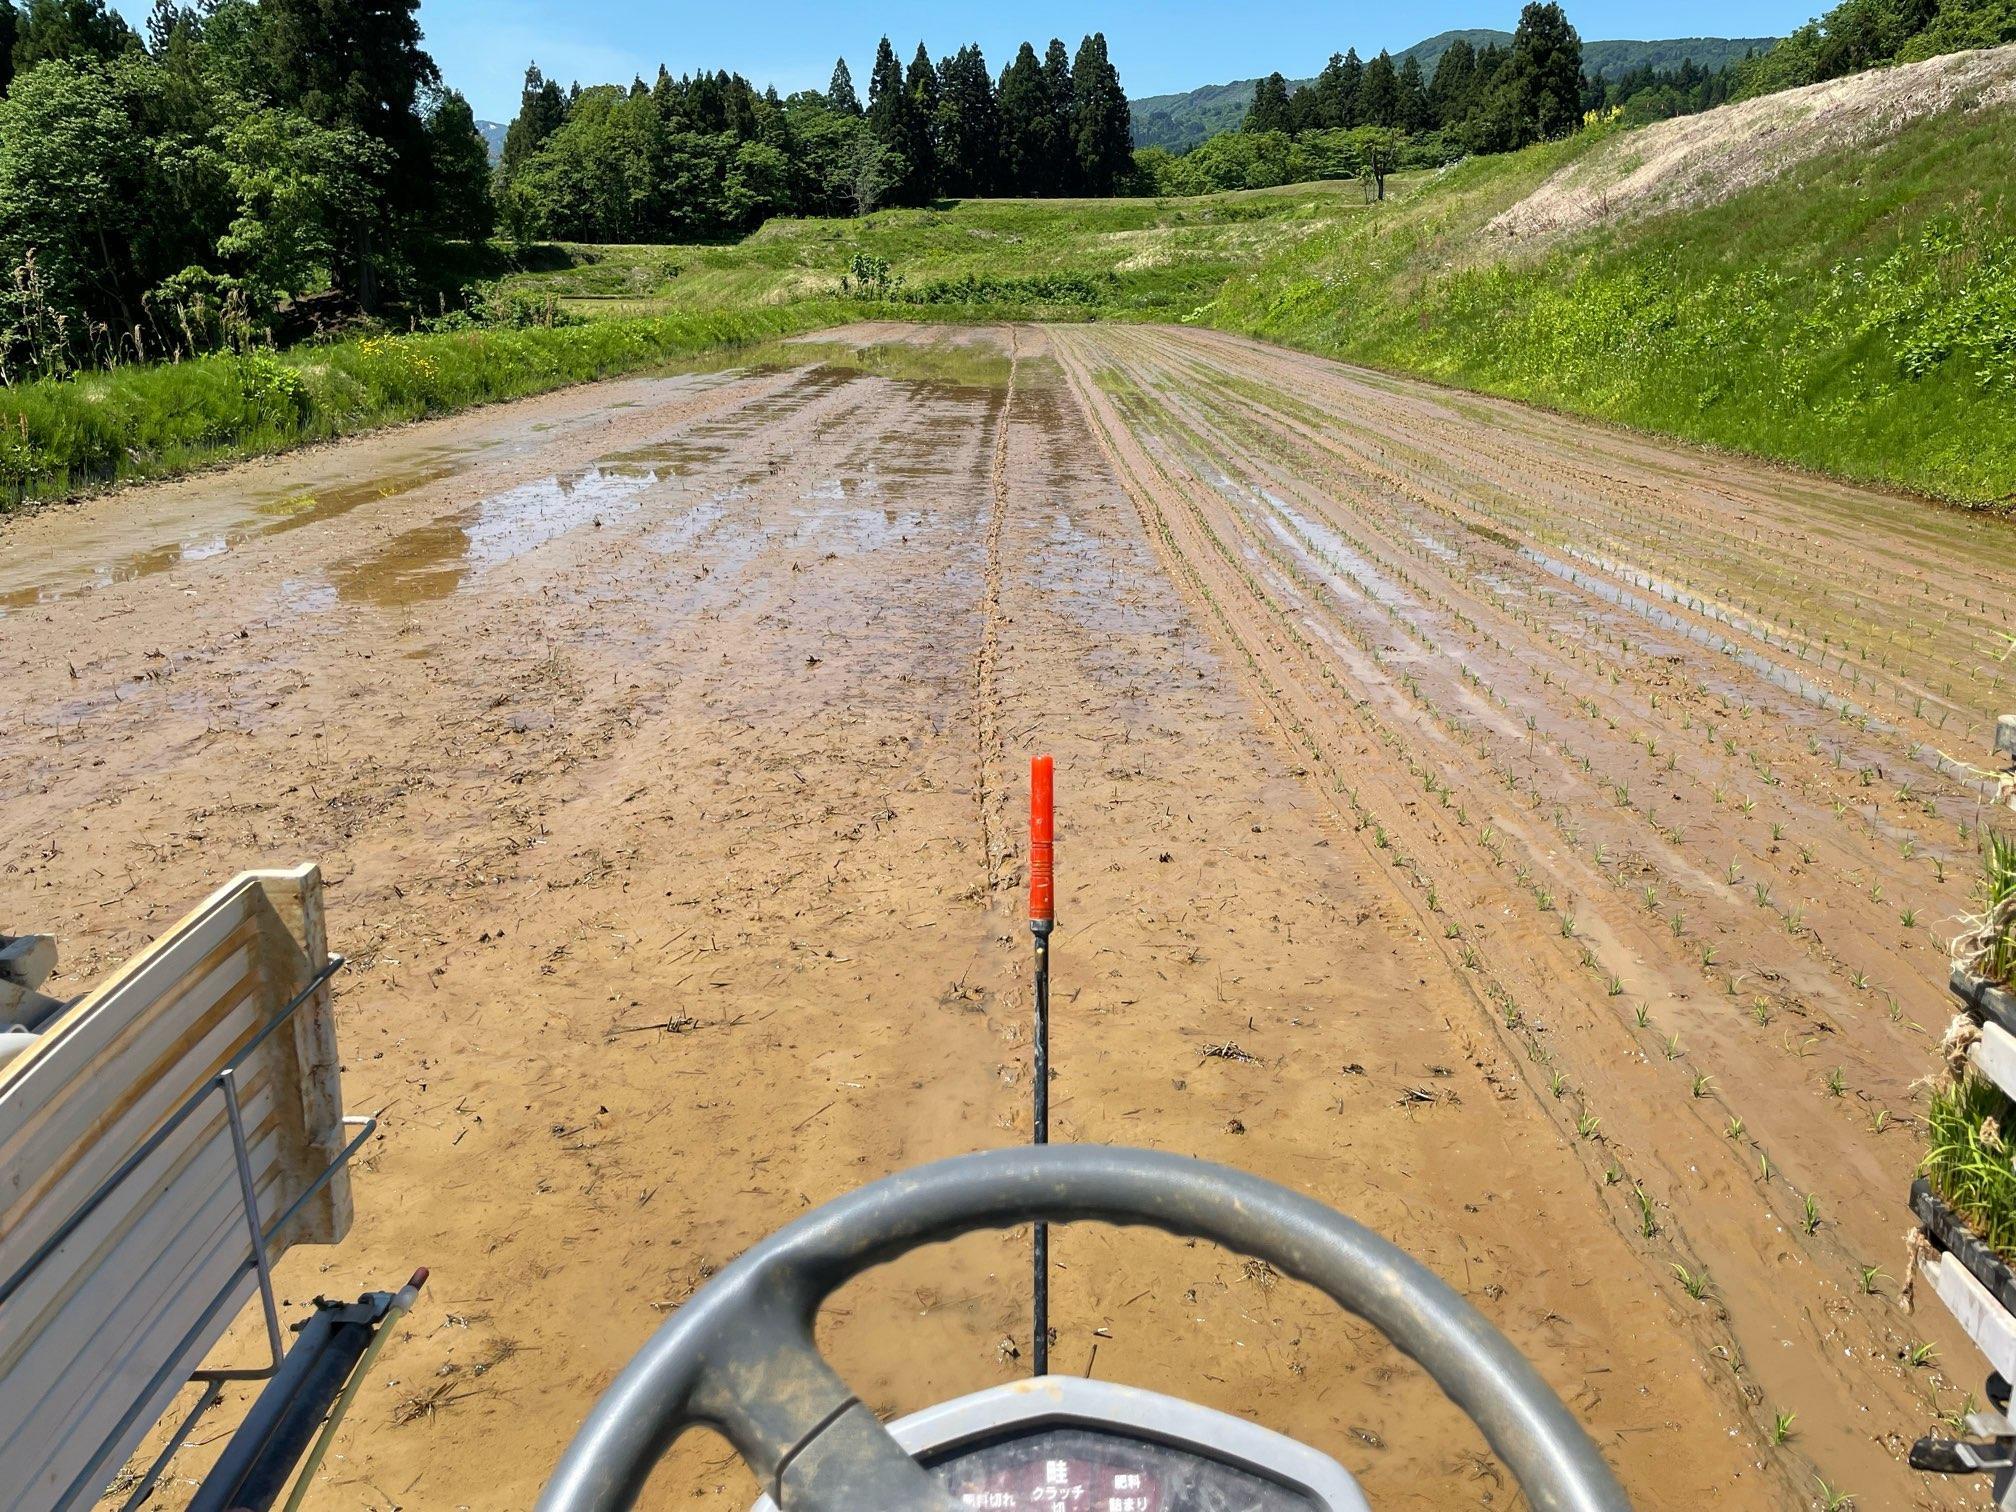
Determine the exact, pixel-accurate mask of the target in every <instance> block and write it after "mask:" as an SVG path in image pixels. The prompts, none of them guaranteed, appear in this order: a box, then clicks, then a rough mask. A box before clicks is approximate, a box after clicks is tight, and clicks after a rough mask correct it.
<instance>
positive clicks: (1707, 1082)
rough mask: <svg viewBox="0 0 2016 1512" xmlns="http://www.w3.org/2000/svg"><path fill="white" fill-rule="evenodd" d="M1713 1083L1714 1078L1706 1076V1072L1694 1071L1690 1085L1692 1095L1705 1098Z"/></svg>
mask: <svg viewBox="0 0 2016 1512" xmlns="http://www.w3.org/2000/svg"><path fill="white" fill-rule="evenodd" d="M1714 1081H1715V1078H1714V1077H1712V1076H1710V1075H1708V1073H1707V1072H1705V1071H1696V1072H1695V1073H1694V1080H1693V1082H1692V1084H1691V1085H1692V1087H1693V1091H1694V1095H1695V1096H1696V1097H1706V1096H1707V1095H1708V1093H1709V1092H1710V1091H1711V1090H1712V1089H1713V1085H1714Z"/></svg>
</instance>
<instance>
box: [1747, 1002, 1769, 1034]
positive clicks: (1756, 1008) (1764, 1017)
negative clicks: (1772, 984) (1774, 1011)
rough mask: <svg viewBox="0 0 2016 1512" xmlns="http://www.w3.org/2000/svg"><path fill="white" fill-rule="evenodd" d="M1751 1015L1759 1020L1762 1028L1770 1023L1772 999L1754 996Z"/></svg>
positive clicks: (1751, 1003)
mask: <svg viewBox="0 0 2016 1512" xmlns="http://www.w3.org/2000/svg"><path fill="white" fill-rule="evenodd" d="M1750 1017H1752V1018H1753V1019H1755V1020H1757V1023H1758V1026H1759V1027H1760V1028H1761V1027H1762V1026H1764V1025H1766V1024H1769V1023H1770V1022H1771V999H1769V998H1761V997H1760V998H1752V999H1751V1001H1750Z"/></svg>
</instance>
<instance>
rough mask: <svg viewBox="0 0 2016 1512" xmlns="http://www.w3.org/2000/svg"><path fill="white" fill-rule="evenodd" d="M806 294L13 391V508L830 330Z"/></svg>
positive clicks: (3, 459) (207, 360)
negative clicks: (772, 301)
mask: <svg viewBox="0 0 2016 1512" xmlns="http://www.w3.org/2000/svg"><path fill="white" fill-rule="evenodd" d="M848 313H849V311H848V310H847V309H846V308H845V307H842V306H838V305H834V304H831V303H826V302H821V301H816V300H807V301H799V302H794V303H791V304H785V305H775V306H761V307H756V308H748V309H717V310H708V311H689V312H681V313H676V314H664V315H657V316H651V317H646V318H637V319H631V320H622V321H593V322H589V323H586V324H583V325H575V326H562V327H558V328H555V329H552V330H546V329H539V328H534V329H529V330H506V329H497V330H469V331H454V332H443V333H440V334H433V335H410V336H380V337H375V338H369V339H365V340H358V341H343V342H334V343H330V344H327V345H322V346H303V347H297V348H294V349H292V350H290V351H285V352H279V353H271V352H264V351H259V352H254V353H252V354H251V355H249V356H244V357H239V356H232V355H228V354H220V355H217V356H211V357H203V358H198V359H196V360H194V361H190V362H183V363H177V364H173V365H168V364H156V365H149V366H145V367H141V366H134V367H123V368H115V369H113V370H111V371H109V372H102V373H91V374H87V375H84V376H82V377H80V378H77V379H75V380H73V381H71V382H67V383H46V382H45V383H30V384H23V385H21V386H19V387H17V388H13V389H9V390H6V391H5V392H4V393H0V512H4V511H5V509H6V508H7V507H8V505H9V504H12V503H14V502H16V501H18V500H21V499H23V498H27V499H37V498H45V499H46V498H57V497H61V496H63V495H65V494H70V493H76V492H81V491H83V490H85V489H88V488H91V487H94V486H98V485H102V484H105V483H109V482H114V481H121V480H125V479H131V478H153V477H165V476H168V475H171V474H174V473H179V472H187V471H189V470H190V469H192V468H196V467H200V466H202V465H204V464H205V463H209V462H215V461H220V460H224V459H227V458H232V457H245V456H255V455H259V454H262V453H267V452H275V451H283V450H285V449H287V448H288V447H291V446H298V445H301V444H303V443H305V442H310V441H321V440H327V439H331V438H333V437H337V436H347V435H354V434H356V433H358V432H360V431H365V430H371V429H374V428H376V427H379V426H383V425H390V424H396V423H398V422H400V421H404V420H417V419H420V418H422V417H424V416H427V415H439V414H446V413H448V412H449V411H451V410H457V409H465V408H468V407H469V406H471V405H476V404H487V403H490V402H492V401H494V400H499V399H515V398H520V397H522V396H524V395H527V394H536V393H543V392H545V391H546V390H548V389H554V388H559V387H562V386H564V385H566V384H570V383H580V382H584V381H587V380H589V379H594V378H607V377H612V376H614V375H616V374H619V373H631V372H636V371H639V370H640V369H644V368H649V367H652V366H656V365H658V364H661V363H665V362H670V361H674V360H676V359H678V358H681V357H686V356H690V355H692V354H694V353H696V352H703V351H707V350H710V349H714V348H719V347H724V346H733V345H741V344H747V343H751V342H759V341H765V340H770V339H773V338H775V337H779V336H787V335H791V334H793V333H795V332H798V331H805V330H811V329H814V328H816V327H818V326H823V325H830V324H832V323H833V322H834V321H836V320H842V319H845V318H847V315H848Z"/></svg>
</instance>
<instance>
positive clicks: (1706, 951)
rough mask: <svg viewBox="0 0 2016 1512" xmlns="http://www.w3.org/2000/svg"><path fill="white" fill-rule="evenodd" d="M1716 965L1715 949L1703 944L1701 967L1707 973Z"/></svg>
mask: <svg viewBox="0 0 2016 1512" xmlns="http://www.w3.org/2000/svg"><path fill="white" fill-rule="evenodd" d="M1714 964H1715V947H1714V946H1713V945H1709V944H1706V943H1703V945H1702V946H1701V967H1702V969H1703V970H1704V971H1705V970H1707V969H1708V968H1709V967H1710V966H1713V965H1714Z"/></svg>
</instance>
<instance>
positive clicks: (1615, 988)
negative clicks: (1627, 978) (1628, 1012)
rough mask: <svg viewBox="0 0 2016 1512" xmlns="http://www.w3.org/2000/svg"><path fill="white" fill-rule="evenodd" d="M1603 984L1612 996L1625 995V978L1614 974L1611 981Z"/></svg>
mask: <svg viewBox="0 0 2016 1512" xmlns="http://www.w3.org/2000/svg"><path fill="white" fill-rule="evenodd" d="M1603 986H1604V990H1605V991H1606V992H1608V993H1609V995H1610V996H1611V997H1622V996H1624V978H1622V977H1620V976H1612V977H1611V978H1610V980H1609V981H1607V982H1605V983H1604V984H1603Z"/></svg>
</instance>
